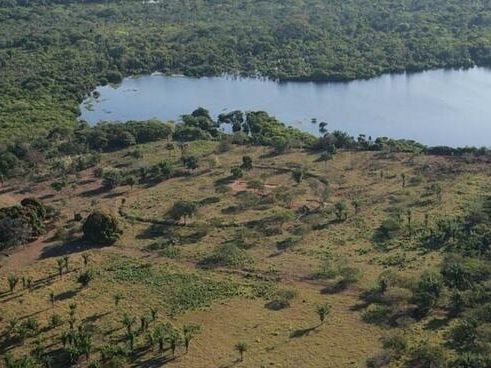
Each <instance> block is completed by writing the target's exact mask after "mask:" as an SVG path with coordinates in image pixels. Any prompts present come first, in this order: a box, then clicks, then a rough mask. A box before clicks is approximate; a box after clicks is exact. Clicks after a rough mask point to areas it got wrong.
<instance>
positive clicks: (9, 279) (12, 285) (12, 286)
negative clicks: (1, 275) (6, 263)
mask: <svg viewBox="0 0 491 368" xmlns="http://www.w3.org/2000/svg"><path fill="white" fill-rule="evenodd" d="M7 282H8V284H9V290H10V292H11V293H13V292H14V289H15V286H16V285H17V283H18V282H19V277H18V276H16V275H14V274H9V275H8V276H7Z"/></svg>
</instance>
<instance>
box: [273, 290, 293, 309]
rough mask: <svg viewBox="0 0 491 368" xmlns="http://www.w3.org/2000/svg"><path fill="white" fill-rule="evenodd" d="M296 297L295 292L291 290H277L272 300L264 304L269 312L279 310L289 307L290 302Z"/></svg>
mask: <svg viewBox="0 0 491 368" xmlns="http://www.w3.org/2000/svg"><path fill="white" fill-rule="evenodd" d="M296 297H297V292H296V291H295V290H291V289H283V290H278V292H277V293H276V295H275V296H274V298H273V300H271V301H270V302H269V303H267V304H266V308H268V309H271V310H281V309H285V308H289V307H290V302H291V301H292V300H293V299H295V298H296Z"/></svg>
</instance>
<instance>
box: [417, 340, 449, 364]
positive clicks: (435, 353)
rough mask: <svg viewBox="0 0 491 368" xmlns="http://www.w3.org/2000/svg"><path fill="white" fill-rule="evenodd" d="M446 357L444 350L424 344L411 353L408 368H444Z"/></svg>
mask: <svg viewBox="0 0 491 368" xmlns="http://www.w3.org/2000/svg"><path fill="white" fill-rule="evenodd" d="M446 363H447V356H446V353H445V350H443V348H441V347H440V346H435V345H430V344H424V345H421V346H419V347H417V348H416V349H414V350H413V351H412V352H411V356H410V360H409V362H408V366H409V367H422V368H426V367H428V368H444V367H446Z"/></svg>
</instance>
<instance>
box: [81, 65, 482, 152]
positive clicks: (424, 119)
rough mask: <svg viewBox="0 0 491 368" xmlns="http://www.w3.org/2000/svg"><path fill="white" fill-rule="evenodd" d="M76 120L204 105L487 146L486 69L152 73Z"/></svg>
mask: <svg viewBox="0 0 491 368" xmlns="http://www.w3.org/2000/svg"><path fill="white" fill-rule="evenodd" d="M97 91H98V92H99V94H100V97H98V98H97V99H94V98H92V97H91V98H89V99H87V100H86V101H84V102H83V103H82V105H81V111H82V115H81V119H83V120H86V121H88V122H90V123H96V122H98V121H101V120H111V121H112V120H118V121H126V120H145V119H150V118H158V119H161V120H178V119H179V116H180V115H182V114H187V113H191V112H192V111H193V110H194V109H195V108H196V107H198V106H202V107H205V108H207V109H208V110H210V112H211V113H212V115H213V116H214V117H216V116H218V114H220V113H221V112H226V111H232V110H243V111H255V110H264V111H267V112H268V113H270V114H271V115H274V116H276V117H277V118H278V119H279V120H281V121H283V122H284V123H286V124H288V125H292V126H294V127H297V128H299V129H302V130H305V131H308V132H312V133H315V134H318V130H317V129H318V128H317V126H316V125H315V124H312V123H311V119H312V118H317V120H318V121H319V122H321V121H325V122H327V123H328V129H329V130H335V129H339V130H343V131H347V132H349V133H350V134H352V135H355V136H357V135H358V134H360V133H363V134H366V135H367V136H372V137H379V136H387V137H392V138H406V139H414V140H417V141H419V142H422V143H425V144H428V145H449V146H465V145H471V146H488V147H489V146H491V69H486V68H477V67H476V68H472V69H468V70H433V71H427V72H421V73H415V74H394V75H392V74H390V75H383V76H381V77H378V78H374V79H370V80H357V81H352V82H346V83H313V82H281V83H278V82H275V81H271V80H264V79H254V78H235V77H231V76H223V77H203V78H188V77H179V76H164V75H160V74H152V75H148V76H139V77H130V78H125V79H124V80H123V81H122V83H121V84H120V85H117V86H111V85H107V86H101V87H98V88H97Z"/></svg>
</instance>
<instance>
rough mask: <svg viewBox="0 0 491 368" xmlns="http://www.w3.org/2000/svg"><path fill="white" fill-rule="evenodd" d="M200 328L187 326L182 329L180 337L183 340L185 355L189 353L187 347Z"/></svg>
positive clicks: (191, 325)
mask: <svg viewBox="0 0 491 368" xmlns="http://www.w3.org/2000/svg"><path fill="white" fill-rule="evenodd" d="M200 330H201V327H200V326H199V325H193V324H188V325H184V327H183V328H182V336H183V339H184V347H185V348H186V353H187V352H188V351H189V345H190V344H191V341H192V340H193V339H194V338H195V337H196V335H198V334H199V333H200Z"/></svg>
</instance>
